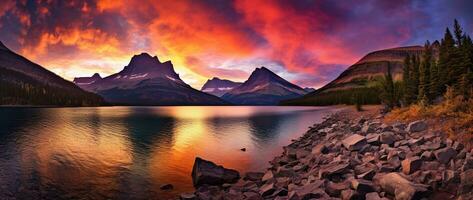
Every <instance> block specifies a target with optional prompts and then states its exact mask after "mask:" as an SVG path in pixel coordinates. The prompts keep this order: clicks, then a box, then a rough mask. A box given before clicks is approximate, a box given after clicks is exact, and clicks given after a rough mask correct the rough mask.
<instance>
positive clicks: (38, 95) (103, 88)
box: [0, 42, 438, 106]
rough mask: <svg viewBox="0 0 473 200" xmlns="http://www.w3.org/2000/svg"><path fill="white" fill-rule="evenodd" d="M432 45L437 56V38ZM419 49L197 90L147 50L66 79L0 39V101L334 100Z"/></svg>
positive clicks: (215, 81) (258, 74) (398, 72)
mask: <svg viewBox="0 0 473 200" xmlns="http://www.w3.org/2000/svg"><path fill="white" fill-rule="evenodd" d="M433 47H434V56H438V43H434V44H433ZM423 51H424V49H423V47H422V46H406V47H397V48H391V49H384V50H379V51H374V52H371V53H368V54H367V55H365V56H364V57H363V58H361V59H360V60H359V61H358V62H356V63H355V64H353V65H352V66H350V67H349V68H348V69H347V70H345V71H344V72H342V73H341V74H340V75H339V76H338V77H337V78H336V79H335V80H333V81H331V82H330V83H328V84H327V85H325V86H323V87H322V88H320V89H317V90H314V89H313V88H301V87H299V86H297V85H295V84H292V83H290V82H288V81H286V80H284V79H283V78H281V77H280V76H278V75H277V74H275V73H274V72H272V71H271V70H269V69H267V68H266V67H260V68H256V69H255V70H254V71H253V72H252V73H251V75H250V76H249V78H248V79H247V80H246V81H244V82H243V83H240V82H233V81H230V80H225V79H220V78H218V77H214V78H212V79H209V80H208V81H207V82H206V83H205V84H204V85H203V86H202V88H201V91H199V90H196V89H194V88H192V87H191V86H189V85H188V84H186V83H185V82H184V81H183V80H182V79H181V78H180V77H179V74H177V73H176V72H175V71H174V66H173V64H172V63H171V61H166V62H161V61H160V60H159V59H158V57H157V56H154V57H152V56H150V55H149V54H147V53H141V54H139V55H135V56H133V57H132V58H131V60H130V63H129V64H128V65H127V66H125V67H124V68H123V70H121V71H119V72H117V73H115V74H112V75H110V76H107V77H104V78H103V77H101V76H100V75H99V74H98V73H96V74H94V75H93V76H91V77H77V78H75V79H74V81H73V83H71V82H69V81H67V80H65V79H63V78H61V77H60V76H58V75H56V74H54V73H53V72H51V71H48V70H47V69H45V68H43V67H42V66H40V65H38V64H35V63H33V62H31V61H30V60H28V59H26V58H24V57H22V56H20V55H18V54H16V53H14V52H13V51H11V50H9V49H8V48H7V47H6V46H5V45H3V43H1V42H0V72H1V73H0V83H1V84H0V104H3V105H5V104H10V105H22V104H23V105H58V106H94V105H101V104H104V100H105V101H106V102H108V103H110V104H114V105H228V104H236V105H277V104H281V105H328V104H338V103H343V101H347V99H350V97H351V95H353V91H360V90H362V91H365V92H367V93H364V94H365V96H377V94H375V93H376V91H375V90H372V89H371V88H373V87H374V86H375V85H374V84H375V80H376V79H377V78H378V77H380V76H382V75H384V74H386V73H387V69H388V65H389V66H390V67H391V73H392V74H393V77H394V79H395V80H400V79H401V78H402V66H403V60H404V58H405V57H406V56H407V55H411V56H412V55H416V56H419V55H421V54H422V53H423ZM74 83H75V84H74ZM370 92H371V93H370ZM94 93H95V94H94ZM341 100H343V101H341ZM365 103H366V102H365ZM368 103H369V102H368Z"/></svg>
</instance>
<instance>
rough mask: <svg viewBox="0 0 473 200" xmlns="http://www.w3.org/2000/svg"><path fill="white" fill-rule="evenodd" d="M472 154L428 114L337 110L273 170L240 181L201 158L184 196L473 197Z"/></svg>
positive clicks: (286, 149)
mask: <svg viewBox="0 0 473 200" xmlns="http://www.w3.org/2000/svg"><path fill="white" fill-rule="evenodd" d="M472 153H473V152H470V151H468V150H467V149H466V148H464V146H463V145H462V144H461V143H458V142H455V141H452V140H450V139H447V138H445V134H443V133H441V132H433V131H431V130H429V128H428V125H427V123H426V122H424V121H415V122H412V123H409V124H403V123H396V124H390V125H388V124H384V123H382V120H381V117H378V118H374V119H365V118H359V119H348V118H346V117H344V116H342V115H340V114H335V115H332V116H330V117H328V118H326V120H325V121H324V122H322V123H320V124H315V125H314V126H313V127H311V128H310V129H309V130H308V131H307V133H306V134H305V135H303V136H302V137H301V138H299V139H298V140H295V141H294V142H293V143H292V144H290V145H288V146H286V147H284V153H283V154H282V155H281V156H279V157H276V158H274V159H273V160H272V161H270V164H271V165H270V168H268V169H267V171H265V172H248V173H246V174H245V175H244V176H243V178H242V179H240V180H239V174H238V172H236V171H234V170H229V169H224V168H223V167H221V166H217V165H215V164H213V163H211V162H210V163H211V164H209V162H208V161H206V163H205V164H204V165H203V164H202V160H201V159H199V160H196V164H195V166H194V171H201V173H199V172H195V173H194V172H193V179H194V185H195V186H196V188H197V189H196V191H195V192H194V193H190V194H182V195H181V196H180V198H181V199H251V200H258V199H280V200H282V199H290V200H299V199H300V200H306V199H344V200H348V199H367V200H376V199H398V200H408V199H473V156H472ZM202 166H206V167H202ZM225 170H227V171H225ZM203 178H204V179H206V180H204V179H203Z"/></svg>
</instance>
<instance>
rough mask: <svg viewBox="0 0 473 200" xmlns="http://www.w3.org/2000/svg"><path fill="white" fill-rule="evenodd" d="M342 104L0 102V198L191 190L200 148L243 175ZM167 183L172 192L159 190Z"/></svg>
mask: <svg viewBox="0 0 473 200" xmlns="http://www.w3.org/2000/svg"><path fill="white" fill-rule="evenodd" d="M335 110H336V109H335V108H331V107H270V106H263V107H252V106H235V107H230V106H227V107H225V106H224V107H205V106H195V107H193V106H186V107H179V106H176V107H172V106H171V107H86V108H0V122H1V125H0V199H9V198H11V197H16V198H21V199H40V198H42V199H79V198H80V199H110V198H112V199H167V198H170V197H173V196H175V195H176V194H179V193H181V192H187V191H192V189H193V187H192V178H191V171H192V166H193V163H194V159H195V157H196V156H199V157H201V158H203V159H207V160H211V161H213V162H215V163H217V164H220V165H223V166H225V167H227V168H233V169H236V170H238V171H240V174H241V175H243V174H244V172H247V171H258V170H259V171H262V170H263V169H265V168H266V167H268V166H269V164H268V161H269V160H271V159H272V158H273V157H274V156H276V155H278V154H280V153H281V152H282V146H284V145H287V144H289V143H290V140H291V139H295V138H298V137H299V136H301V135H302V134H303V133H304V132H305V131H306V130H307V128H308V127H309V126H311V125H312V124H314V123H317V122H321V121H322V118H323V117H324V116H326V115H327V114H329V113H332V112H334V111H335ZM241 148H246V152H243V151H241V150H240V149H241ZM167 183H170V184H173V185H174V190H172V191H161V190H160V189H159V188H160V186H161V185H163V184H167Z"/></svg>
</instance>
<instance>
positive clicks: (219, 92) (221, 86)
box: [200, 77, 242, 97]
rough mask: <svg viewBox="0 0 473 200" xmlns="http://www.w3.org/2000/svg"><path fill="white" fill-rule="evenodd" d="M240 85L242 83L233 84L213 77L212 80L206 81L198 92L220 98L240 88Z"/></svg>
mask: <svg viewBox="0 0 473 200" xmlns="http://www.w3.org/2000/svg"><path fill="white" fill-rule="evenodd" d="M241 84H242V83H239V82H233V81H230V80H225V79H219V78H217V77H214V78H213V79H209V80H207V82H205V84H204V85H203V86H202V89H200V91H202V92H206V93H209V94H212V95H215V96H218V97H221V96H223V95H224V94H225V93H227V92H228V91H230V90H232V89H233V88H235V87H238V86H240V85H241Z"/></svg>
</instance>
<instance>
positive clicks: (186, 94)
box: [76, 53, 226, 105]
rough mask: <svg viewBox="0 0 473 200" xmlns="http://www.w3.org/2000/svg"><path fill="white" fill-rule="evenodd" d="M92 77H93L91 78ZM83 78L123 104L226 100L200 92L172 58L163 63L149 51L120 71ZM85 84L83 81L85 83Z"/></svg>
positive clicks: (91, 88) (92, 87)
mask: <svg viewBox="0 0 473 200" xmlns="http://www.w3.org/2000/svg"><path fill="white" fill-rule="evenodd" d="M91 78H92V77H91ZM79 80H91V79H86V78H84V77H81V78H78V79H77V82H76V84H78V85H79V86H80V87H81V88H83V89H85V90H88V91H91V92H94V93H97V94H99V95H101V96H103V97H104V98H105V100H107V101H109V102H112V103H115V104H121V105H222V104H226V102H225V101H223V100H221V99H219V98H218V97H215V96H213V95H210V94H207V93H204V92H201V91H198V90H196V89H194V88H192V87H191V86H189V85H188V84H186V83H185V82H184V81H182V80H181V78H180V77H179V74H177V73H176V72H175V71H174V67H173V65H172V63H171V61H166V62H160V61H159V59H158V57H157V56H154V57H151V56H150V55H149V54H147V53H142V54H139V55H135V56H133V57H132V58H131V60H130V63H129V64H128V65H127V66H125V67H124V68H123V70H121V71H120V72H118V73H116V74H112V75H110V76H107V77H105V78H102V79H95V81H93V82H89V83H90V84H84V82H79ZM81 83H82V84H81Z"/></svg>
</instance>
